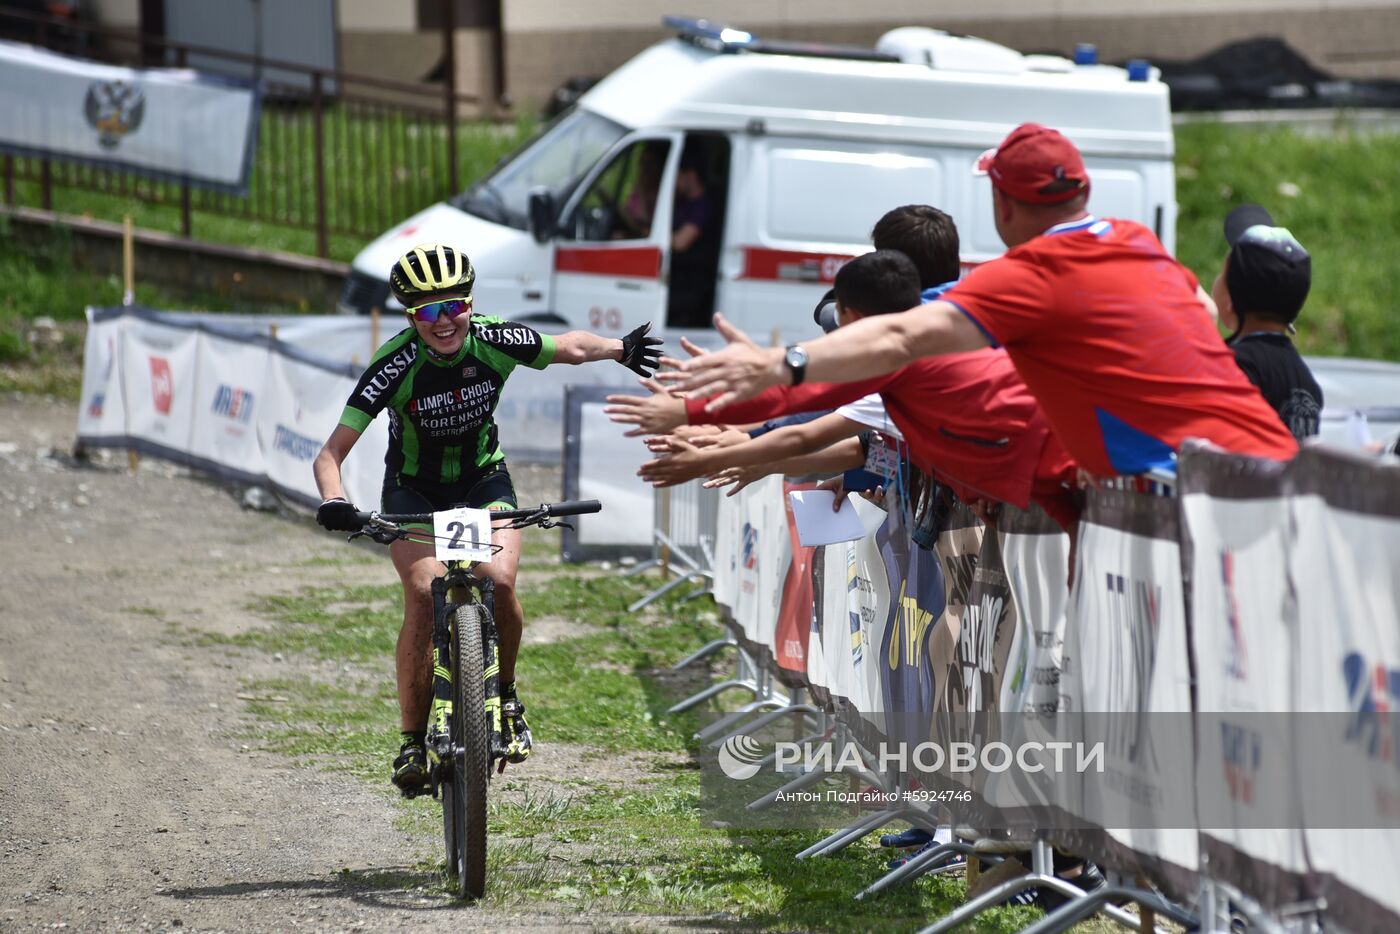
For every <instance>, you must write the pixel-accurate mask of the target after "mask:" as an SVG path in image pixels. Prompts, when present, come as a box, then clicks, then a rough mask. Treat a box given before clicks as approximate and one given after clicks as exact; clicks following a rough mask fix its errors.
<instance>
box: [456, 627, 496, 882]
mask: <svg viewBox="0 0 1400 934" xmlns="http://www.w3.org/2000/svg"><path fill="white" fill-rule="evenodd" d="M485 624H486V609H485V607H483V606H481V605H480V604H476V603H469V604H465V605H463V606H461V607H458V608H457V610H456V611H455V612H454V613H453V616H452V646H453V654H454V656H455V657H454V658H453V659H452V743H453V747H454V749H453V757H452V759H453V761H452V799H453V801H452V803H453V805H454V806H453V808H452V810H453V811H454V812H455V816H456V822H455V823H456V827H455V828H454V829H455V831H456V833H455V837H456V844H457V847H456V848H457V852H458V854H459V863H458V872H457V880H456V882H457V896H458V897H459V898H480V897H481V896H482V895H484V894H485V892H486V787H487V784H488V783H489V781H490V777H491V746H490V724H488V723H487V722H486V679H485V672H484V665H485V657H486V655H485V647H484V645H483V642H482V634H483V631H484V630H485V628H486V626H485Z"/></svg>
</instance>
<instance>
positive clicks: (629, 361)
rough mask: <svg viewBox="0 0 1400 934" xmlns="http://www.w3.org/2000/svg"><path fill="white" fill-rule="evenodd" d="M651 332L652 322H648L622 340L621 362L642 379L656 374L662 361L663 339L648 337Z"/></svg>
mask: <svg viewBox="0 0 1400 934" xmlns="http://www.w3.org/2000/svg"><path fill="white" fill-rule="evenodd" d="M650 330H651V322H647V323H646V324H644V325H642V326H641V327H639V328H636V329H634V330H633V331H632V332H631V333H629V334H628V335H627V336H626V337H624V338H623V339H622V358H621V360H620V361H619V362H621V364H622V365H623V366H625V367H627V369H629V370H631V371H632V372H633V373H636V374H637V375H638V376H642V377H647V376H650V375H651V374H652V373H654V372H655V371H656V368H657V366H658V365H659V363H660V360H661V350H660V347H661V338H659V337H648V336H647V332H649V331H650Z"/></svg>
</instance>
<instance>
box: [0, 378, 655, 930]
mask: <svg viewBox="0 0 1400 934" xmlns="http://www.w3.org/2000/svg"><path fill="white" fill-rule="evenodd" d="M75 422H76V417H75V415H74V411H73V407H72V404H70V403H69V404H65V403H56V402H46V401H42V400H36V399H34V398H21V397H14V396H10V397H5V398H0V517H2V519H0V521H3V523H4V528H5V531H4V534H3V539H2V540H0V567H3V569H4V586H3V589H0V930H4V931H9V930H31V929H38V928H49V929H52V928H54V927H55V926H57V927H60V928H62V927H65V926H66V927H67V928H70V929H76V930H90V929H94V928H102V929H113V930H128V929H142V930H175V929H180V930H227V931H272V930H278V931H281V930H292V929H296V930H314V931H319V930H389V929H399V928H403V927H406V926H407V927H412V928H414V929H418V930H424V929H427V930H435V929H439V928H441V929H448V928H449V927H450V928H451V929H452V930H458V931H460V930H472V929H476V928H486V927H490V928H491V929H492V930H493V931H506V930H517V929H519V930H527V929H528V930H541V929H559V928H566V927H567V928H575V929H578V928H582V929H590V928H596V927H600V926H607V927H612V928H616V927H626V926H630V925H631V924H635V923H639V922H640V923H644V924H646V925H647V926H648V927H653V926H655V925H656V924H657V922H658V921H660V922H662V923H664V919H627V918H608V917H598V916H589V915H587V914H578V913H577V912H576V911H575V910H573V909H571V908H569V906H566V905H561V906H560V912H559V913H558V914H555V913H553V912H552V911H550V910H548V909H547V908H546V909H545V910H544V911H543V912H542V911H541V910H540V909H538V908H537V907H532V908H531V910H530V913H528V914H523V913H522V914H507V913H500V912H490V913H488V912H485V911H482V910H480V909H476V908H472V907H464V906H460V905H457V904H455V903H453V902H451V901H449V900H447V899H446V898H444V897H443V895H442V894H441V892H440V891H437V890H434V889H433V888H432V887H431V886H429V885H426V884H425V882H424V878H425V876H424V873H423V872H422V871H421V870H420V869H418V868H417V866H416V864H417V863H418V861H419V860H422V859H424V858H427V857H431V856H433V854H432V853H431V852H430V851H429V850H426V849H425V843H424V841H421V840H414V839H411V838H410V837H409V836H408V835H407V834H406V833H405V832H404V831H403V830H401V829H399V828H398V827H397V826H396V824H395V804H394V802H393V800H392V798H391V797H390V795H389V793H388V790H387V788H386V789H377V788H375V787H373V786H370V785H367V784H366V783H364V782H362V781H359V780H356V779H354V778H352V777H350V776H348V775H344V774H339V773H335V772H322V771H316V770H313V769H307V768H295V767H293V766H291V765H289V764H288V763H287V761H286V760H284V759H282V758H280V757H279V756H276V755H273V754H270V753H265V752H262V751H259V750H258V749H257V748H256V747H254V748H249V747H248V746H247V745H245V744H244V743H245V742H246V740H244V739H242V738H240V733H239V731H240V729H241V728H243V727H245V726H246V725H247V721H246V720H245V718H244V715H243V714H242V712H241V708H242V704H241V703H240V702H239V701H238V699H237V694H238V691H239V683H240V681H241V680H242V679H243V678H246V677H250V676H259V675H263V674H282V675H283V676H286V675H287V673H288V672H289V671H290V666H289V664H288V663H286V662H279V661H277V660H275V659H266V660H261V661H260V660H250V659H248V658H247V657H246V656H239V657H238V658H237V659H236V660H235V659H234V658H232V657H230V656H227V655H225V654H224V653H223V651H222V650H220V649H217V648H214V649H211V648H207V647H200V646H197V645H192V644H190V641H191V640H188V639H179V638H172V636H173V635H178V634H179V633H181V632H185V631H188V630H189V629H195V630H212V631H217V632H221V633H235V632H239V631H243V630H245V629H247V628H250V627H256V626H260V625H265V623H264V621H261V620H259V619H257V618H254V617H251V616H250V615H248V614H247V613H246V611H245V610H244V609H243V608H244V607H245V606H246V605H247V603H248V601H249V600H250V599H251V598H253V597H254V596H255V595H259V594H264V593H275V592H289V591H294V590H299V589H301V588H302V587H304V586H307V585H312V584H333V583H336V582H339V581H342V580H343V578H344V575H345V569H344V568H343V567H335V566H315V565H312V566H307V564H306V562H307V561H308V559H313V558H318V557H320V558H337V557H342V558H343V557H345V548H346V546H345V545H344V544H343V543H342V542H341V540H340V539H338V538H336V537H334V536H330V535H327V534H324V533H322V532H321V531H320V530H319V529H317V528H316V527H315V526H314V524H312V523H311V522H310V521H309V520H306V519H304V518H287V517H278V516H276V515H271V514H267V513H260V512H254V511H248V510H244V509H243V508H241V506H240V504H239V502H238V501H237V499H236V498H235V497H234V496H233V495H232V494H231V493H229V492H228V491H226V490H224V489H223V488H221V487H219V486H217V485H214V484H211V483H208V482H204V481H201V480H199V479H197V478H194V477H192V476H190V475H189V474H187V473H186V472H184V471H182V470H180V469H178V468H174V467H171V466H170V465H167V464H164V463H161V462H158V461H152V460H143V461H142V462H141V464H140V466H139V468H138V469H137V471H136V472H135V473H134V474H132V473H130V472H129V471H128V470H127V464H126V457H125V455H124V454H118V455H115V456H111V457H105V458H99V462H98V463H97V464H95V465H94V466H91V467H86V468H81V467H77V466H75V465H73V464H72V463H71V462H70V461H69V460H68V459H67V457H66V452H67V451H68V450H69V448H70V447H71V444H72V440H73V430H74V425H75ZM531 479H533V480H535V482H537V483H538V482H541V481H540V478H539V477H532V478H531ZM546 479H547V478H546ZM527 484H528V481H527ZM548 492H549V491H548V489H547V487H546V488H544V489H543V495H548ZM356 573H357V574H359V575H360V577H359V578H358V579H359V580H361V581H363V582H367V583H368V582H384V583H388V582H392V581H393V580H394V579H395V578H394V575H393V570H392V568H391V567H390V566H389V564H388V562H387V561H384V562H382V563H376V564H374V565H368V566H366V570H364V571H363V572H361V571H359V570H357V572H356ZM279 665H280V666H281V667H280V669H279V668H278V666H279ZM250 666H251V667H250ZM262 668H266V669H267V670H266V671H263V670H260V669H262ZM561 765H562V763H557V762H556V763H554V766H555V767H556V768H558V767H560V766H561Z"/></svg>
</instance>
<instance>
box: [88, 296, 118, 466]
mask: <svg viewBox="0 0 1400 934" xmlns="http://www.w3.org/2000/svg"><path fill="white" fill-rule="evenodd" d="M87 317H88V331H87V337H86V339H85V341H84V345H83V392H82V397H81V399H80V402H79V408H78V435H79V436H80V437H82V438H85V439H87V440H88V441H89V442H90V443H91V442H98V441H101V440H103V439H114V440H119V439H122V438H125V437H126V406H125V404H124V403H123V401H122V382H121V341H122V321H121V318H118V317H112V316H104V315H101V314H99V313H97V309H94V308H88V310H87Z"/></svg>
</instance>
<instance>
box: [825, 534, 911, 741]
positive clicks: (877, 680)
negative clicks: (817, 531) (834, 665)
mask: <svg viewBox="0 0 1400 934" xmlns="http://www.w3.org/2000/svg"><path fill="white" fill-rule="evenodd" d="M889 523H890V519H889V517H888V516H887V517H886V519H885V523H884V524H883V525H881V526H880V527H879V528H878V529H877V530H876V532H875V534H874V535H867V536H866V537H865V538H862V539H860V540H859V541H857V542H855V548H854V549H853V551H852V555H851V557H852V563H851V564H849V565H848V566H847V569H846V619H847V621H848V626H847V632H848V634H849V644H850V654H849V655H848V656H847V657H845V658H842V659H841V660H840V662H839V664H840V665H841V668H842V673H843V674H844V675H846V679H845V683H844V685H843V687H844V688H845V689H846V690H847V691H848V692H849V693H846V694H843V695H842V696H843V697H844V698H845V699H846V700H847V701H849V704H848V706H846V707H845V708H844V709H843V711H841V712H842V719H843V721H844V722H845V723H846V724H847V725H848V726H850V727H851V728H852V729H853V730H854V731H855V734H856V737H857V738H858V739H860V740H861V741H862V742H866V743H869V742H872V741H873V740H874V738H875V737H878V736H883V735H884V731H885V729H886V725H885V717H884V696H885V671H884V662H883V659H882V658H881V656H880V649H881V648H882V647H883V646H885V645H886V642H885V636H886V634H887V633H888V631H889V628H890V623H891V622H892V621H893V619H894V614H895V598H896V596H897V595H898V594H899V585H900V583H901V580H900V578H899V576H898V575H899V573H900V572H899V569H897V568H894V567H892V566H891V564H890V563H888V562H887V561H886V550H885V549H884V547H882V546H883V545H884V544H886V543H887V542H888V541H889V534H890V533H889V527H888V526H889Z"/></svg>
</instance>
